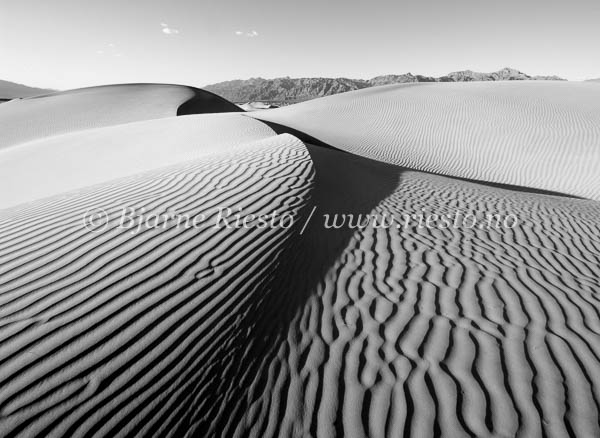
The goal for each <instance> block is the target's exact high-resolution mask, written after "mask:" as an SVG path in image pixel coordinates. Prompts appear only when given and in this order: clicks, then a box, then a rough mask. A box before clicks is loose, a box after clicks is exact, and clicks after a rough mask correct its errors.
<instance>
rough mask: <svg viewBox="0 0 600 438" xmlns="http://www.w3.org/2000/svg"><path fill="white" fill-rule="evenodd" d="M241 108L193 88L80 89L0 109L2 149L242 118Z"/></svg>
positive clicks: (128, 85)
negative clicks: (128, 127) (186, 119)
mask: <svg viewBox="0 0 600 438" xmlns="http://www.w3.org/2000/svg"><path fill="white" fill-rule="evenodd" d="M238 111H240V108H239V107H237V106H236V105H235V104H233V103H230V102H228V101H226V100H224V99H222V98H220V97H218V96H215V95H214V94H212V93H209V92H207V91H204V90H200V89H197V88H194V87H186V86H182V85H163V84H126V85H107V86H102V87H91V88H82V89H78V90H72V91H64V92H59V93H53V94H49V95H45V96H38V97H33V98H28V99H19V100H14V101H11V102H8V103H6V104H5V105H2V107H0V132H2V136H0V149H1V148H5V147H7V146H12V145H16V144H20V143H24V142H27V141H31V140H35V139H40V138H45V137H48V136H52V135H57V134H64V133H69V132H73V131H80V130H85V129H90V128H99V127H103V126H110V125H116V124H121V123H129V122H135V121H139V120H148V119H158V118H162V117H172V116H176V115H186V114H197V113H219V112H238Z"/></svg>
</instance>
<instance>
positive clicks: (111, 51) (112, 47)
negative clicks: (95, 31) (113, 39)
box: [96, 43, 123, 58]
mask: <svg viewBox="0 0 600 438" xmlns="http://www.w3.org/2000/svg"><path fill="white" fill-rule="evenodd" d="M96 54H97V55H100V56H114V57H117V58H120V57H122V56H123V53H122V52H121V51H120V50H119V49H118V48H117V45H116V44H115V43H106V44H105V45H104V46H102V47H101V48H100V49H98V50H96Z"/></svg>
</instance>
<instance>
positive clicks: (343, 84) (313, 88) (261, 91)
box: [203, 68, 564, 103]
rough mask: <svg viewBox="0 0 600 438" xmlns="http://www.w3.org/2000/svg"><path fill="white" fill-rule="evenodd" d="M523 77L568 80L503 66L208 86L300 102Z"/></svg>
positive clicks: (232, 95)
mask: <svg viewBox="0 0 600 438" xmlns="http://www.w3.org/2000/svg"><path fill="white" fill-rule="evenodd" d="M522 80H556V81H560V80H564V79H562V78H559V77H558V76H530V75H527V74H525V73H523V72H521V71H519V70H516V69H514V68H503V69H501V70H498V71H496V72H493V73H480V72H474V71H471V70H463V71H457V72H452V73H448V74H447V75H445V76H441V77H432V76H422V75H413V74H412V73H405V74H400V75H385V76H376V77H374V78H372V79H348V78H297V79H293V78H290V77H285V78H276V79H263V78H252V79H247V80H233V81H226V82H220V83H218V84H212V85H207V86H205V87H203V88H204V89H206V90H208V91H211V92H213V93H215V94H218V95H219V96H222V97H224V98H225V99H227V100H230V101H232V102H237V103H244V102H257V101H263V102H264V101H267V102H289V103H293V102H299V101H303V100H310V99H314V98H317V97H322V96H329V95H332V94H339V93H344V92H347V91H353V90H360V89H362V88H368V87H374V86H377V85H389V84H402V83H408V82H467V81H522Z"/></svg>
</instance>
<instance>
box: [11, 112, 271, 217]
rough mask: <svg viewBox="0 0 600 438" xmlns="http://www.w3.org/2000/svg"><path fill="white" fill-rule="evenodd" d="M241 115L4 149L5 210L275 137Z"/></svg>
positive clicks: (114, 129) (135, 126) (136, 126)
mask: <svg viewBox="0 0 600 438" xmlns="http://www.w3.org/2000/svg"><path fill="white" fill-rule="evenodd" d="M274 134H275V133H274V131H273V130H272V129H270V128H269V127H268V126H266V125H265V124H264V123H262V122H259V121H257V120H253V119H250V118H248V117H242V116H241V115H238V114H201V115H191V116H185V117H168V118H163V119H157V120H146V121H141V122H133V123H125V124H120V125H116V126H108V127H104V128H96V129H87V130H81V131H75V132H73V133H70V134H62V135H56V136H52V137H48V138H45V139H40V140H34V141H31V142H28V143H23V144H19V145H15V146H12V147H8V148H5V149H0V168H1V169H2V178H3V182H4V184H6V185H8V186H9V187H11V188H12V189H11V190H3V191H2V192H0V208H6V207H10V206H12V205H16V204H19V203H23V202H29V201H32V200H35V199H39V198H43V197H47V196H51V195H53V194H56V193H62V192H66V191H71V190H74V189H78V188H83V187H86V186H89V185H92V184H97V183H101V182H104V181H110V180H112V179H115V178H119V177H122V176H127V175H131V174H135V173H138V172H141V171H144V170H151V169H155V168H159V167H163V166H166V165H169V164H176V163H179V162H183V161H189V160H193V159H198V158H200V157H202V156H203V155H205V154H207V153H211V152H213V153H214V152H218V151H225V150H229V149H231V148H233V147H235V146H236V145H241V144H244V143H248V142H252V141H255V140H259V139H262V138H266V137H270V136H272V135H274Z"/></svg>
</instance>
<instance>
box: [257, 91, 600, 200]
mask: <svg viewBox="0 0 600 438" xmlns="http://www.w3.org/2000/svg"><path fill="white" fill-rule="evenodd" d="M252 117H256V118H259V119H261V120H266V121H271V122H275V123H279V124H283V125H286V126H291V127H293V128H295V129H297V130H299V131H302V132H304V133H306V134H309V135H311V136H313V137H315V138H317V139H319V140H321V141H323V142H325V143H328V144H330V145H332V146H335V147H338V148H340V149H343V150H346V151H349V152H352V153H356V154H359V155H362V156H365V157H368V158H374V159H377V160H381V161H384V162H388V163H392V164H397V165H401V166H406V167H409V168H412V169H416V170H423V171H428V172H434V173H438V174H443V175H449V176H455V177H462V178H469V179H475V180H481V181H488V182H494V183H500V184H512V185H517V186H526V187H532V188H537V189H543V190H550V191H555V192H560V193H567V194H572V195H576V196H582V197H586V198H592V199H596V200H598V199H600V173H599V172H598V170H597V169H598V165H599V163H600V149H599V148H598V143H599V142H600V88H598V87H597V86H596V85H595V84H592V83H584V82H581V83H577V82H575V83H573V82H545V81H541V82H523V81H512V82H481V83H471V82H469V83H441V84H405V85H392V86H385V87H376V88H370V89H366V90H360V91H354V92H350V93H344V94H340V95H336V96H329V97H325V98H322V99H316V100H313V101H310V102H303V103H301V104H297V105H293V106H289V107H284V108H279V109H276V110H269V111H261V112H254V113H252Z"/></svg>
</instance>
